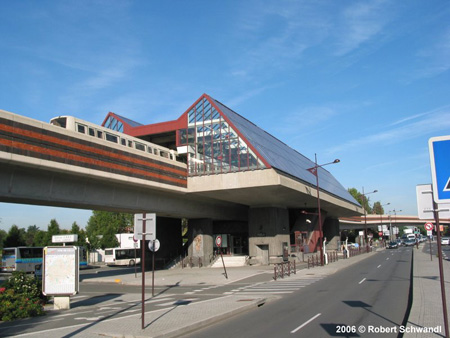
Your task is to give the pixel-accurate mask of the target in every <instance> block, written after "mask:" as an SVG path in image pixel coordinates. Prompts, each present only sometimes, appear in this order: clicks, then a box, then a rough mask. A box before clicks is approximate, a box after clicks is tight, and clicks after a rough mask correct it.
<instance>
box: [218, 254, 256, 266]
mask: <svg viewBox="0 0 450 338" xmlns="http://www.w3.org/2000/svg"><path fill="white" fill-rule="evenodd" d="M247 259H248V256H224V257H223V262H224V264H225V267H227V268H228V267H237V266H246V265H247ZM211 267H212V268H222V267H223V264H222V259H221V258H220V256H218V257H217V259H216V261H215V262H214V264H213V265H211Z"/></svg>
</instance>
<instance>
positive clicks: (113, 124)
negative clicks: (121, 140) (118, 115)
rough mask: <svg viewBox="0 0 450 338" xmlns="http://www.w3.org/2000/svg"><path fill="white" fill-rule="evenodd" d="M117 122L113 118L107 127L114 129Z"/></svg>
mask: <svg viewBox="0 0 450 338" xmlns="http://www.w3.org/2000/svg"><path fill="white" fill-rule="evenodd" d="M117 122H118V121H117V120H116V119H113V120H112V121H111V126H110V127H109V129H112V130H116V127H117Z"/></svg>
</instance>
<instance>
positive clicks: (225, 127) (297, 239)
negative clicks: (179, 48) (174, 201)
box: [103, 94, 362, 264]
mask: <svg viewBox="0 0 450 338" xmlns="http://www.w3.org/2000/svg"><path fill="white" fill-rule="evenodd" d="M103 126H104V127H106V128H109V129H112V130H115V131H119V132H122V133H125V134H128V135H130V136H134V137H137V138H139V139H142V140H145V141H148V142H152V143H155V144H158V145H161V146H164V147H167V148H169V149H171V150H172V151H173V152H175V153H176V154H177V158H178V160H179V161H181V162H183V163H185V164H186V166H187V169H186V170H187V188H186V198H188V199H189V198H191V197H194V196H195V197H202V198H206V199H207V200H209V201H217V203H219V202H229V203H232V204H234V205H239V206H240V207H241V209H240V210H241V211H240V217H239V219H236V218H232V217H230V218H226V217H218V218H208V217H201V216H200V217H197V218H190V219H189V241H188V246H189V249H188V254H189V256H191V257H194V258H201V259H202V261H203V262H206V263H208V262H209V261H210V259H211V257H212V256H213V253H214V251H215V250H216V249H217V247H216V244H215V238H216V237H217V236H221V238H222V249H223V250H224V253H225V254H228V255H246V256H249V263H250V264H272V263H278V262H281V261H282V260H283V259H286V258H287V256H288V255H289V254H290V253H291V251H293V250H305V251H309V252H314V251H317V250H318V249H319V243H320V231H319V229H320V227H319V224H318V221H319V217H318V199H317V190H318V189H317V187H316V176H315V175H316V173H315V172H314V170H311V169H314V168H315V167H316V168H317V175H318V177H319V187H320V193H319V196H320V204H321V206H320V209H321V217H320V218H321V221H322V228H323V233H324V237H326V238H327V243H328V247H329V248H330V249H337V245H338V244H337V243H338V240H339V218H340V217H351V216H359V215H361V214H362V208H361V206H360V205H359V204H358V203H357V202H356V201H355V199H354V198H353V197H352V196H351V195H350V194H349V192H348V191H347V189H346V188H344V187H343V186H342V185H341V184H340V183H339V182H338V181H337V180H336V179H335V178H334V177H333V175H332V174H331V173H330V172H329V171H327V170H326V169H324V168H322V167H320V166H316V163H315V162H312V161H311V160H310V159H308V158H306V157H305V156H303V155H302V154H301V153H299V152H298V151H297V150H295V149H293V148H291V147H289V146H288V145H286V144H285V143H283V142H282V141H280V140H279V139H277V138H275V137H274V136H272V135H270V134H269V133H267V132H266V131H264V130H263V129H261V128H259V127H258V126H257V125H256V124H254V123H252V122H251V121H249V120H247V119H246V118H244V117H243V116H241V115H239V114H238V113H236V112H234V111H233V110H232V109H230V108H228V107H227V106H226V105H224V104H222V103H221V102H219V101H217V100H215V99H213V98H212V97H210V96H209V95H207V94H204V95H202V96H201V97H200V98H199V99H198V100H197V101H196V102H194V103H193V104H192V105H191V106H190V107H189V108H188V109H187V110H186V111H185V112H184V113H183V114H182V115H181V116H180V117H179V118H178V119H177V120H174V121H167V122H162V123H157V124H149V125H143V124H140V123H138V122H135V121H132V120H130V119H128V118H126V117H123V116H121V115H118V114H115V113H109V114H108V115H107V116H106V118H105V120H104V122H103ZM205 208H206V206H205ZM147 211H151V206H149V210H147ZM230 216H231V215H230Z"/></svg>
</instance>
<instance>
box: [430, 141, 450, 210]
mask: <svg viewBox="0 0 450 338" xmlns="http://www.w3.org/2000/svg"><path fill="white" fill-rule="evenodd" d="M428 148H429V151H430V164H431V178H432V180H433V196H434V201H435V202H436V203H441V202H448V201H450V136H439V137H432V138H430V140H429V141H428Z"/></svg>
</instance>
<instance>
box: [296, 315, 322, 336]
mask: <svg viewBox="0 0 450 338" xmlns="http://www.w3.org/2000/svg"><path fill="white" fill-rule="evenodd" d="M320 315H321V313H318V314H316V315H315V316H314V317H312V318H311V319H310V320H307V321H306V322H304V323H303V324H302V325H300V326H299V327H297V328H296V329H294V330H292V331H291V333H295V332H297V331H298V330H300V329H301V328H302V327H304V326H306V325H308V324H309V323H311V322H312V321H313V320H314V319H316V318H317V317H319V316H320Z"/></svg>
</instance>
